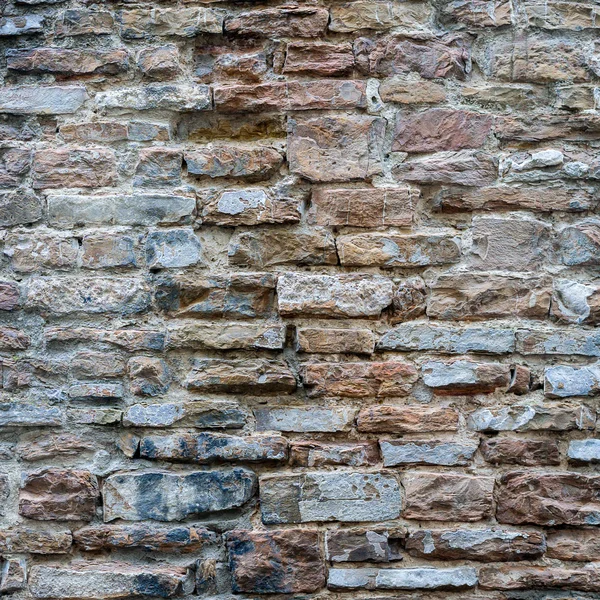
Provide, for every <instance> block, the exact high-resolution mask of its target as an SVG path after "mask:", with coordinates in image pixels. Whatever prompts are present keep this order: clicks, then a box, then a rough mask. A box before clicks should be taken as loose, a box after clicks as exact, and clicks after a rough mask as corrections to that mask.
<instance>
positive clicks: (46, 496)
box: [19, 468, 100, 521]
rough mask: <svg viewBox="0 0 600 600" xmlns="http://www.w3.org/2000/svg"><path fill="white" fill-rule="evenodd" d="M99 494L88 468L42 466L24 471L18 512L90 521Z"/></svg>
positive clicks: (46, 518) (38, 517)
mask: <svg viewBox="0 0 600 600" xmlns="http://www.w3.org/2000/svg"><path fill="white" fill-rule="evenodd" d="M99 496H100V492H99V491H98V482H97V481H96V478H95V477H94V476H93V475H92V474H91V473H90V472H89V471H69V470H63V469H56V468H50V469H43V470H41V471H36V472H35V473H30V474H24V475H23V481H22V484H21V490H20V492H19V514H20V515H22V516H24V517H28V518H30V519H36V520H39V521H91V520H92V519H93V518H94V516H95V514H96V502H97V501H98V499H99Z"/></svg>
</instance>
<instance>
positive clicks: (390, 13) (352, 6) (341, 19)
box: [329, 0, 431, 32]
mask: <svg viewBox="0 0 600 600" xmlns="http://www.w3.org/2000/svg"><path fill="white" fill-rule="evenodd" d="M430 10H431V9H430V8H429V6H427V4H426V3H422V2H407V3H402V4H395V3H393V2H372V1H370V0H357V1H355V2H344V3H343V4H338V5H335V6H332V7H331V11H330V14H331V21H330V23H329V30H330V31H335V32H352V31H359V30H361V29H373V30H378V29H381V30H386V29H391V28H392V27H402V28H403V29H407V30H415V29H423V28H424V27H426V26H427V23H428V21H429V19H430V16H431V15H430Z"/></svg>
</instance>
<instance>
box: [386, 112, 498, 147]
mask: <svg viewBox="0 0 600 600" xmlns="http://www.w3.org/2000/svg"><path fill="white" fill-rule="evenodd" d="M493 122H494V121H493V117H491V116H489V115H484V114H479V113H475V112H470V111H463V110H450V109H445V108H432V109H430V110H426V111H424V112H422V113H419V114H417V115H414V116H412V117H409V118H407V119H404V118H402V117H400V116H398V117H397V118H396V127H395V130H394V141H393V143H392V149H393V150H395V151H401V152H439V151H440V150H462V149H464V148H479V147H481V146H482V145H483V143H484V142H485V140H486V138H487V136H488V135H489V133H490V131H491V129H492V125H493Z"/></svg>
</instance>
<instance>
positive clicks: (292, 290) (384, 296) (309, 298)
mask: <svg viewBox="0 0 600 600" xmlns="http://www.w3.org/2000/svg"><path fill="white" fill-rule="evenodd" d="M277 297H278V304H279V312H280V314H281V315H286V316H292V315H318V316H325V317H334V318H347V317H363V318H364V317H367V318H368V317H376V316H378V315H379V314H380V313H381V311H382V310H383V309H384V308H386V307H388V306H389V305H390V304H391V303H392V282H391V281H390V280H389V279H386V278H385V277H380V276H378V275H372V276H370V275H358V274H357V275H353V274H344V275H338V276H332V275H308V274H302V273H285V274H284V275H282V276H280V277H279V279H278V282H277Z"/></svg>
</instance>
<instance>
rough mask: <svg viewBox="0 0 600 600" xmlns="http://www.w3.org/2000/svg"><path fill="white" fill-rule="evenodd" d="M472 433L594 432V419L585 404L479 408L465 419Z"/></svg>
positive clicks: (592, 413)
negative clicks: (580, 430)
mask: <svg viewBox="0 0 600 600" xmlns="http://www.w3.org/2000/svg"><path fill="white" fill-rule="evenodd" d="M467 423H468V426H469V428H470V429H474V430H475V431H569V430H572V429H594V427H595V424H596V416H595V415H594V412H593V411H592V410H591V409H590V408H588V407H587V406H585V405H576V404H575V405H569V404H564V405H553V406H539V405H536V404H523V405H513V406H510V407H502V408H496V409H493V410H492V409H489V408H480V409H479V410H476V411H473V412H472V413H471V414H469V416H468V420H467Z"/></svg>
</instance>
